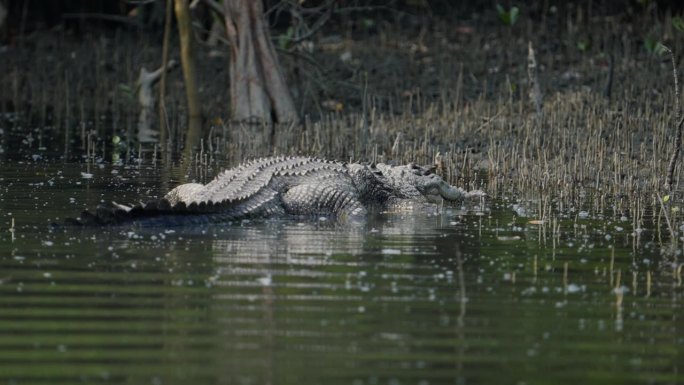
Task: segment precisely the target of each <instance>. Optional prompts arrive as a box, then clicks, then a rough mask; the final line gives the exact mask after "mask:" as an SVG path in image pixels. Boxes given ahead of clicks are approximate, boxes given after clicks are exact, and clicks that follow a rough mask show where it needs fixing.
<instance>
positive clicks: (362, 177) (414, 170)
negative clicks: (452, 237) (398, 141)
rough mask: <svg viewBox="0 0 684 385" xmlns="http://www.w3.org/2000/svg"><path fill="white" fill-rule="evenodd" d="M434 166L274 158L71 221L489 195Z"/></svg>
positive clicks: (172, 221)
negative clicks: (452, 181) (460, 184)
mask: <svg viewBox="0 0 684 385" xmlns="http://www.w3.org/2000/svg"><path fill="white" fill-rule="evenodd" d="M434 171H435V167H421V166H418V165H415V164H408V165H402V166H392V165H389V164H384V163H379V164H371V165H367V164H361V163H345V162H338V161H330V160H324V159H318V158H313V157H302V156H288V157H267V158H260V159H255V160H252V161H249V162H246V163H243V164H241V165H239V166H237V167H235V168H232V169H228V170H225V171H223V172H221V173H219V175H218V176H216V178H215V179H214V180H212V181H211V182H209V183H207V184H206V185H203V184H199V183H186V184H181V185H179V186H177V187H176V188H174V189H172V190H171V191H169V192H168V193H167V194H166V195H165V196H164V197H163V198H161V199H158V200H151V201H149V202H146V203H139V204H136V205H122V204H118V203H115V202H112V204H111V205H109V206H100V207H98V208H97V209H96V210H95V211H94V212H90V211H87V210H86V211H84V212H83V213H81V216H80V217H79V218H71V219H68V220H67V223H68V224H72V225H119V224H125V223H129V222H134V223H136V224H140V225H142V226H154V225H166V226H168V225H187V224H204V223H216V222H226V221H239V220H245V219H253V218H272V217H287V216H295V217H296V216H311V217H332V218H334V219H335V220H338V221H350V220H351V221H354V220H363V219H364V218H365V217H366V215H367V214H368V213H369V212H382V211H395V210H406V209H410V208H416V207H436V205H438V204H440V203H442V202H443V201H462V200H463V199H465V198H468V197H475V196H484V195H485V194H484V193H483V192H482V191H480V190H474V191H466V190H464V189H462V188H459V187H455V186H452V185H450V184H449V183H447V182H446V181H444V179H442V178H441V177H440V176H438V175H437V174H435V172H434Z"/></svg>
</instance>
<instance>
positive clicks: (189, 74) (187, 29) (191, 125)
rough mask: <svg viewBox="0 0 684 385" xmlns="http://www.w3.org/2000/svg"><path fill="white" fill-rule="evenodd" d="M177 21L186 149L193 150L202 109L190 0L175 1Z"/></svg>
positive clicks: (196, 140) (197, 135)
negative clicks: (185, 116)
mask: <svg viewBox="0 0 684 385" xmlns="http://www.w3.org/2000/svg"><path fill="white" fill-rule="evenodd" d="M174 4H175V6H174V9H175V11H176V21H177V22H178V35H179V36H180V45H181V63H182V64H183V79H184V80H185V95H186V97H187V100H188V115H189V116H188V117H189V119H188V131H187V132H186V140H185V148H186V150H188V149H192V148H193V147H195V146H196V145H197V142H198V140H199V137H200V135H199V133H200V129H201V127H200V125H201V117H202V107H201V105H200V101H199V97H198V96H197V81H196V80H195V58H194V56H193V53H192V30H191V25H190V24H191V23H190V8H189V6H188V0H175V3H174Z"/></svg>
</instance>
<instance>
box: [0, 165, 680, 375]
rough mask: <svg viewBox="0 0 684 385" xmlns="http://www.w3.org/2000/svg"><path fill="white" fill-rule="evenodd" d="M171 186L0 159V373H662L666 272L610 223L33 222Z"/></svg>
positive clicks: (674, 305)
mask: <svg viewBox="0 0 684 385" xmlns="http://www.w3.org/2000/svg"><path fill="white" fill-rule="evenodd" d="M176 180H177V174H176V173H173V172H171V173H164V172H162V171H161V169H160V168H156V167H153V166H150V165H147V166H130V167H113V166H102V167H99V166H92V167H86V166H85V165H77V164H48V163H38V164H34V163H18V162H15V163H4V164H0V383H2V384H38V383H50V384H54V383H64V384H72V383H103V382H105V383H135V384H199V383H204V384H355V385H356V384H421V385H422V384H492V383H508V384H548V383H554V384H578V383H583V384H590V383H595V384H610V383H619V384H652V383H668V384H674V383H679V382H681V379H680V378H681V376H682V375H681V374H680V372H681V371H682V369H683V366H684V356H683V354H682V352H681V350H682V348H683V347H684V330H682V329H684V321H682V317H684V308H683V306H682V294H683V292H684V289H683V288H682V283H681V278H682V277H681V270H679V272H678V271H677V270H676V267H675V268H674V271H673V268H672V264H671V261H670V260H669V259H668V258H667V257H664V256H660V254H659V251H658V250H659V243H658V234H657V233H655V232H653V231H648V230H647V231H644V232H642V233H640V236H639V237H638V238H637V237H635V234H633V233H632V230H631V226H630V225H629V220H626V221H625V218H622V219H621V218H619V217H615V218H613V217H611V216H610V215H607V216H606V217H605V218H603V219H601V220H597V219H596V218H592V217H591V216H589V217H587V216H585V215H582V216H580V215H576V214H575V215H570V214H568V216H567V217H568V218H567V219H566V220H564V221H562V222H561V231H560V233H559V234H557V236H553V235H552V234H550V231H548V228H547V233H544V232H542V231H541V228H540V226H539V225H537V224H535V222H534V221H533V220H534V219H535V218H534V216H533V215H532V216H530V217H519V216H517V215H516V211H517V212H518V214H520V213H521V211H520V207H519V206H513V205H512V203H510V202H505V201H495V202H492V203H491V211H489V212H487V213H485V215H476V214H474V213H472V212H462V211H460V210H455V209H448V210H447V211H446V212H445V213H444V215H441V216H430V217H428V216H401V215H397V216H385V217H379V218H373V219H371V220H370V221H369V223H368V224H367V225H366V226H365V227H362V228H349V227H340V226H335V225H334V224H330V223H327V222H317V221H312V222H298V221H267V222H258V223H237V224H230V225H226V226H214V227H194V228H175V229H163V228H158V229H146V230H144V231H140V230H131V229H85V230H78V229H59V228H58V229H51V228H50V226H49V224H50V223H51V222H61V220H63V219H64V218H65V217H67V216H73V215H76V214H77V213H78V212H79V211H80V210H81V209H83V208H84V207H93V206H95V205H96V204H97V203H98V202H100V201H109V200H116V201H120V202H130V201H136V200H138V199H147V198H150V197H154V196H158V195H160V194H162V193H163V192H164V191H166V190H167V189H168V188H169V187H171V186H173V184H174V183H175V181H176ZM12 219H13V220H14V228H13V230H10V228H11V223H12Z"/></svg>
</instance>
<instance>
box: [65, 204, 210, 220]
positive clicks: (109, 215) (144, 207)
mask: <svg viewBox="0 0 684 385" xmlns="http://www.w3.org/2000/svg"><path fill="white" fill-rule="evenodd" d="M191 213H197V210H194V211H192V210H189V208H188V207H187V206H186V205H185V204H184V203H177V204H175V205H173V206H171V204H170V203H169V201H168V200H167V199H159V200H151V201H148V202H146V203H139V204H137V205H135V206H124V205H120V204H117V203H112V204H110V205H100V206H98V207H97V208H96V209H95V211H94V212H91V211H88V210H84V211H83V212H82V213H81V215H80V216H79V217H78V218H67V219H65V221H64V224H65V225H68V226H116V225H120V224H125V223H129V222H135V221H138V220H144V219H147V218H154V217H160V216H165V215H174V214H175V215H183V214H191Z"/></svg>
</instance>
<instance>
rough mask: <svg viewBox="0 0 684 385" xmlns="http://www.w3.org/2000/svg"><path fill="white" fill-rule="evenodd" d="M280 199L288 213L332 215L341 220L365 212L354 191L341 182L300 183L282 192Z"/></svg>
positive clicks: (353, 217)
mask: <svg viewBox="0 0 684 385" xmlns="http://www.w3.org/2000/svg"><path fill="white" fill-rule="evenodd" d="M282 201H283V206H284V207H285V212H286V213H288V214H290V215H308V216H334V217H335V218H336V219H338V220H341V221H349V220H352V221H355V220H359V219H362V218H365V217H366V214H367V212H366V208H365V207H364V206H363V204H362V203H361V201H360V200H359V198H358V196H357V193H356V191H354V190H353V189H352V188H350V186H348V185H345V184H342V183H337V184H330V183H313V182H309V183H304V184H300V185H297V186H294V187H292V188H291V189H289V190H288V191H287V192H286V193H285V194H283V197H282Z"/></svg>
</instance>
